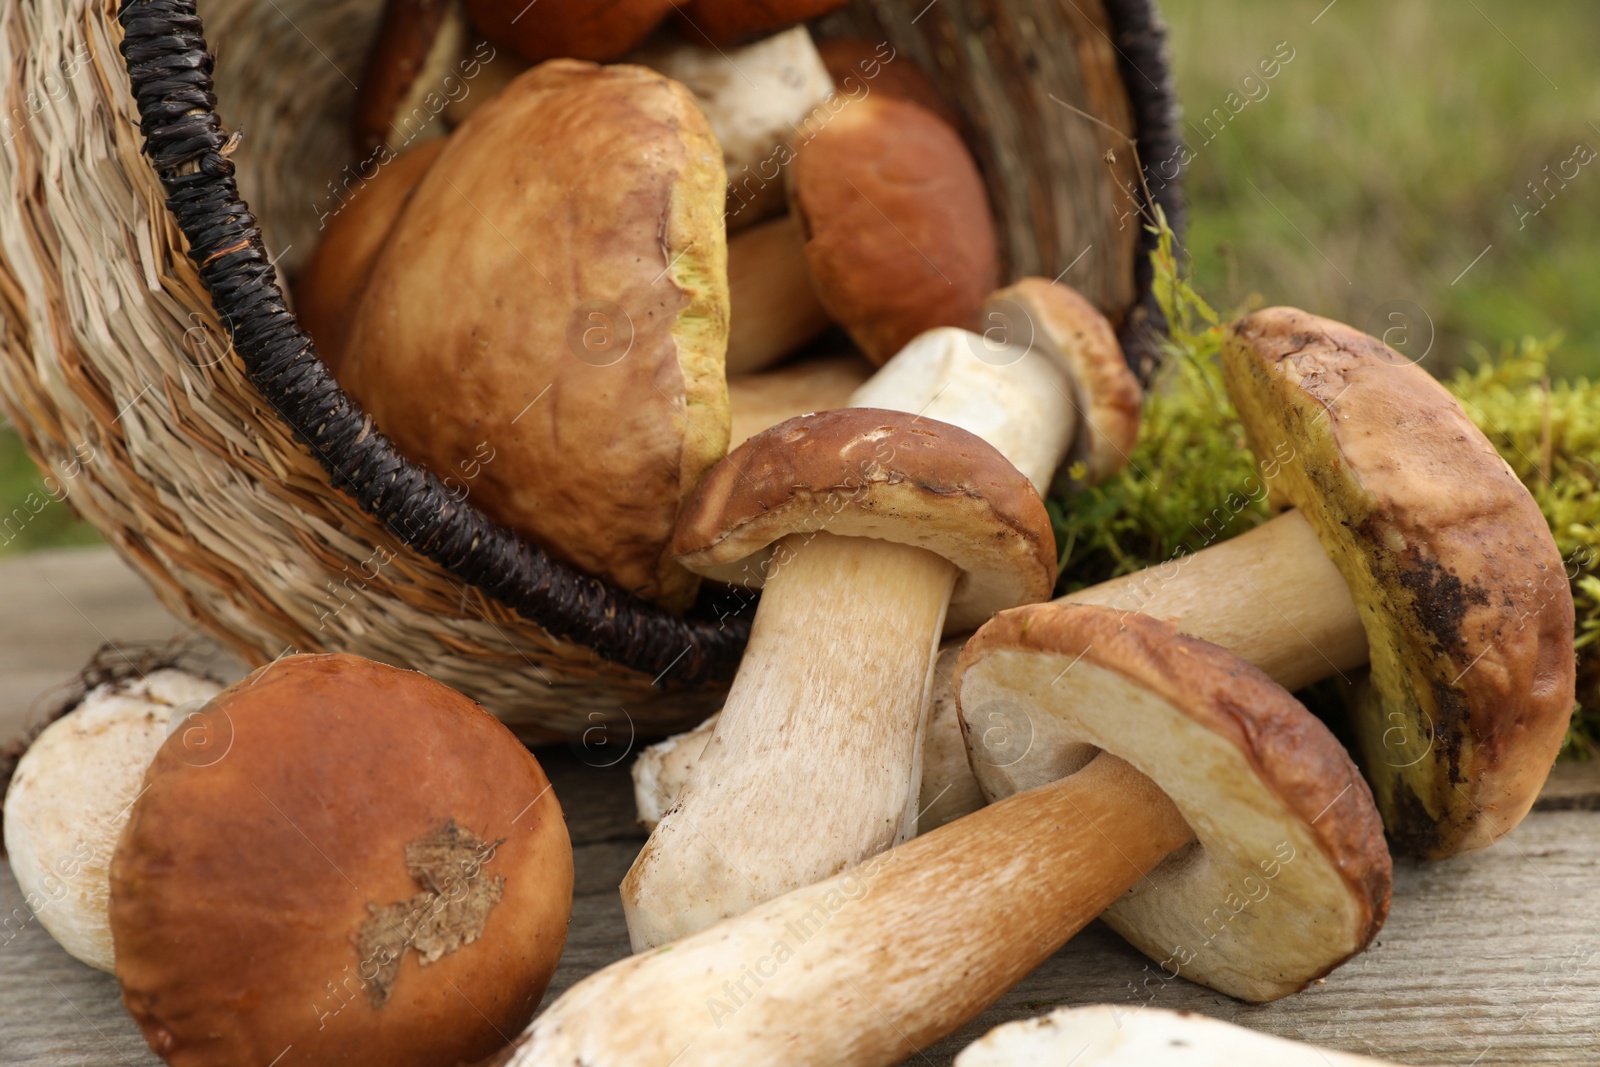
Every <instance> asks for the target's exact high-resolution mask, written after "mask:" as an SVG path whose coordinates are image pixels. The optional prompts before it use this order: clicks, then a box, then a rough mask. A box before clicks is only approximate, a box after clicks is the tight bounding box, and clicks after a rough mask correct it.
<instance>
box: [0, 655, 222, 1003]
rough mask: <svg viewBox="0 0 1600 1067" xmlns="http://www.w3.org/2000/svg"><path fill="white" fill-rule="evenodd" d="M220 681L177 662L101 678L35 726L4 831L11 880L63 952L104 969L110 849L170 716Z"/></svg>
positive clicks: (10, 794)
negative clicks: (39, 728)
mask: <svg viewBox="0 0 1600 1067" xmlns="http://www.w3.org/2000/svg"><path fill="white" fill-rule="evenodd" d="M221 688H222V687H221V686H219V685H217V684H216V683H215V682H212V681H210V680H208V679H205V678H199V677H196V676H195V675H192V674H187V673H185V672H183V671H180V670H171V669H168V670H160V671H153V672H151V673H150V674H148V675H146V676H145V677H143V678H138V679H130V680H128V681H124V682H108V683H106V684H105V685H101V686H98V687H96V688H95V689H94V690H92V691H91V692H90V693H89V694H88V695H87V696H86V697H84V699H83V702H82V703H80V704H79V705H78V706H77V707H76V708H74V709H73V710H72V711H70V712H68V713H67V714H66V715H63V716H62V717H61V718H59V719H57V720H56V721H55V722H53V723H51V724H50V725H49V727H47V728H46V729H45V731H44V732H43V733H41V734H40V735H39V736H38V738H36V739H35V740H34V742H33V745H32V746H31V747H30V748H29V749H28V751H27V752H26V753H25V754H24V755H23V757H22V759H21V761H20V762H18V764H17V770H16V773H15V774H14V775H13V776H12V778H11V787H10V789H9V790H8V791H7V792H6V804H5V841H6V852H7V853H8V855H9V856H10V859H11V870H12V872H13V873H14V874H15V875H16V878H17V886H18V888H19V889H21V890H22V894H23V898H24V900H25V902H26V903H27V906H28V908H29V909H30V910H31V911H32V912H33V914H34V917H35V918H37V919H38V920H39V923H40V925H41V926H43V927H44V928H45V929H46V930H47V931H49V933H50V936H51V937H54V938H55V939H56V940H57V941H58V942H60V944H61V947H62V948H64V949H66V950H67V952H68V953H70V954H71V955H73V956H75V957H77V958H78V959H80V960H82V961H83V962H84V963H87V964H88V965H89V966H91V967H96V968H99V969H100V970H102V971H109V970H111V965H112V952H111V927H110V923H109V920H108V918H107V911H106V909H107V905H108V895H109V892H110V885H111V882H110V873H109V867H110V864H111V854H112V853H113V852H114V851H116V847H117V838H118V837H120V836H121V834H122V827H123V825H124V824H125V823H126V822H127V820H128V812H129V810H130V809H131V808H132V806H133V802H134V800H135V799H137V798H138V796H139V790H140V788H141V782H142V781H143V779H144V772H145V770H146V769H147V768H148V767H149V766H150V761H151V760H152V759H154V758H155V754H156V750H157V749H159V748H160V747H161V743H162V742H163V741H165V740H166V739H167V732H168V725H169V722H172V721H173V718H174V716H175V715H177V716H179V717H180V719H181V717H182V716H183V715H186V714H187V713H188V712H190V711H193V710H197V709H198V708H199V707H200V706H201V705H202V704H204V703H205V702H206V701H208V700H210V699H211V698H212V697H213V696H215V695H216V694H217V693H218V692H220V691H221Z"/></svg>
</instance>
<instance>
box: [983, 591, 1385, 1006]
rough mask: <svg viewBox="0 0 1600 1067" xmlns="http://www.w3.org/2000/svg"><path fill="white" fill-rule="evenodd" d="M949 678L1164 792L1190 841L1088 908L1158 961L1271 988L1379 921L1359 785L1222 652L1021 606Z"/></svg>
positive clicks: (1091, 611)
mask: <svg viewBox="0 0 1600 1067" xmlns="http://www.w3.org/2000/svg"><path fill="white" fill-rule="evenodd" d="M955 687H956V692H957V699H958V700H959V701H960V705H961V711H962V718H963V721H964V722H967V723H971V722H974V721H986V719H985V709H990V710H995V709H999V710H1000V711H1001V713H1002V714H1004V715H1005V716H1007V717H1008V718H1009V719H1010V720H1012V721H1013V722H1014V723H1020V722H1027V721H1031V720H1034V719H1037V720H1041V721H1040V722H1039V723H1038V725H1036V726H1035V727H1034V731H1035V733H1039V732H1042V731H1043V730H1044V729H1046V728H1048V729H1049V730H1051V731H1052V732H1054V733H1055V734H1056V735H1057V736H1058V737H1059V738H1061V739H1062V740H1063V741H1064V742H1066V743H1068V744H1071V745H1074V746H1075V747H1077V749H1078V750H1079V755H1080V756H1081V762H1079V763H1078V766H1082V765H1083V764H1085V763H1087V762H1088V761H1089V759H1090V758H1092V757H1093V756H1094V755H1095V754H1096V752H1097V751H1105V752H1109V753H1111V754H1112V755H1114V756H1117V757H1119V758H1121V759H1123V760H1125V761H1127V762H1128V763H1129V764H1131V765H1132V766H1133V767H1134V768H1135V769H1137V770H1138V771H1140V772H1141V773H1143V774H1144V775H1145V776H1146V777H1148V778H1150V779H1151V780H1152V781H1154V782H1155V784H1156V785H1157V786H1159V787H1160V788H1161V789H1162V790H1163V791H1164V792H1165V793H1166V794H1167V795H1168V796H1169V797H1170V798H1171V799H1172V801H1173V803H1174V804H1176V805H1177V807H1178V810H1179V811H1180V812H1181V813H1182V814H1183V817H1184V819H1185V820H1186V821H1187V822H1188V823H1189V826H1190V828H1191V829H1192V830H1193V831H1194V835H1195V838H1196V841H1195V843H1194V844H1191V845H1189V846H1186V847H1184V848H1181V849H1179V850H1178V851H1177V852H1174V853H1173V854H1172V855H1170V856H1168V857H1167V859H1166V860H1164V861H1162V863H1161V865H1160V866H1158V867H1157V868H1156V869H1155V870H1153V871H1151V872H1150V873H1149V874H1148V875H1146V876H1145V878H1144V879H1143V880H1141V881H1140V882H1139V884H1138V885H1137V886H1135V887H1134V888H1133V889H1132V890H1131V891H1130V892H1129V893H1128V894H1127V895H1126V896H1124V897H1123V898H1121V899H1120V900H1118V901H1117V903H1115V904H1113V905H1112V906H1111V907H1110V909H1108V910H1107V911H1106V913H1105V914H1104V915H1103V916H1101V918H1102V919H1103V920H1104V921H1105V922H1106V924H1107V925H1109V926H1110V927H1111V928H1112V929H1114V930H1116V931H1117V933H1119V934H1121V935H1122V936H1123V937H1124V938H1126V939H1127V940H1128V942H1129V943H1131V944H1132V945H1133V946H1134V947H1135V948H1137V949H1139V951H1141V952H1143V953H1144V954H1145V955H1147V956H1149V957H1150V958H1151V959H1152V960H1157V961H1161V963H1162V966H1163V968H1164V969H1165V970H1167V971H1171V970H1176V971H1177V972H1178V973H1179V974H1182V975H1183V976H1184V977H1187V978H1189V979H1191V980H1192V981H1196V982H1199V983H1201V984H1202V985H1206V986H1209V987H1210V988H1212V989H1216V990H1219V991H1220V992H1223V993H1226V994H1228V995H1229V996H1232V997H1238V998H1240V999H1242V1000H1248V1001H1253V1002H1262V1001H1267V1000H1275V999H1277V998H1278V997H1282V996H1287V995H1288V994H1290V993H1293V992H1296V991H1297V990H1299V989H1302V988H1304V987H1305V985H1306V984H1307V983H1309V982H1311V981H1313V980H1315V979H1317V978H1320V977H1322V976H1323V975H1325V974H1327V973H1328V972H1329V971H1331V970H1333V969H1334V968H1335V967H1337V966H1338V965H1339V964H1341V963H1343V962H1344V961H1345V960H1347V959H1349V958H1350V957H1351V956H1353V955H1355V954H1356V953H1357V952H1360V951H1361V950H1362V949H1364V948H1366V946H1367V945H1368V944H1370V943H1371V941H1372V939H1373V937H1374V936H1376V934H1377V932H1378V929H1379V928H1380V927H1381V926H1382V925H1383V920H1384V918H1385V917H1386V916H1387V915H1388V912H1389V892H1390V882H1391V877H1392V873H1391V866H1390V861H1389V853H1388V850H1387V849H1386V847H1385V844H1384V839H1383V826H1382V823H1381V821H1380V819H1379V817H1378V813H1377V810H1376V809H1375V808H1374V807H1373V803H1372V794H1371V793H1370V792H1369V790H1368V788H1367V785H1366V783H1365V782H1364V781H1363V780H1362V778H1361V775H1360V773H1359V772H1358V771H1357V770H1356V767H1355V765H1354V764H1353V763H1351V761H1350V757H1349V756H1348V755H1347V754H1346V753H1345V751H1344V749H1343V748H1342V747H1341V746H1340V745H1339V742H1338V741H1336V740H1335V739H1334V737H1333V735H1332V734H1331V733H1329V732H1328V728H1327V727H1326V726H1324V725H1323V724H1322V723H1321V722H1320V721H1319V720H1318V719H1317V718H1316V716H1314V715H1312V714H1311V713H1310V712H1309V711H1307V710H1306V708H1305V707H1304V706H1303V705H1302V704H1300V703H1299V701H1297V700H1295V699H1294V697H1293V696H1292V695H1290V693H1289V692H1288V691H1287V690H1285V689H1284V688H1283V687H1282V686H1280V685H1278V684H1277V683H1275V682H1273V681H1272V680H1271V679H1270V678H1268V677H1267V676H1266V675H1265V674H1262V673H1261V672H1260V671H1259V670H1257V669H1256V668H1254V667H1252V666H1250V665H1249V664H1248V663H1246V662H1245V661H1244V660H1242V659H1240V658H1239V657H1237V656H1235V655H1234V654H1233V653H1231V652H1229V651H1227V650H1226V649H1223V648H1220V647H1218V646H1217V645H1213V644H1210V643H1208V642H1205V641H1200V640H1197V639H1195V638H1192V637H1186V636H1183V635H1181V634H1179V633H1178V631H1177V630H1176V629H1175V628H1174V627H1173V626H1171V625H1170V624H1168V623H1165V622H1161V621H1159V620H1157V619H1153V618H1151V617H1149V616H1147V615H1139V614H1134V613H1129V612H1124V611H1119V610H1116V609H1112V608H1104V607H1098V606H1089V605H1082V604H1035V605H1030V606H1027V607H1022V608H1017V609H1015V610H1012V611H1007V612H1003V613H1001V614H1000V615H998V616H996V617H995V618H994V619H993V620H991V621H990V622H989V623H987V624H986V625H985V626H984V627H983V628H982V629H980V630H979V631H978V632H977V633H976V634H975V635H974V636H973V637H972V639H971V640H970V641H969V642H967V647H966V649H965V650H964V651H963V652H962V654H961V660H960V663H959V664H958V666H957V668H956V678H955ZM1053 747H1056V748H1058V749H1059V747H1060V746H1053ZM1021 758H1022V759H1024V760H1025V759H1026V758H1027V756H1026V754H1024V756H1023V757H1021ZM1074 770H1076V767H1069V768H1067V769H1066V770H1065V771H1064V772H1063V773H1072V772H1073V771H1074Z"/></svg>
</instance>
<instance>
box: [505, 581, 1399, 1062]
mask: <svg viewBox="0 0 1600 1067" xmlns="http://www.w3.org/2000/svg"><path fill="white" fill-rule="evenodd" d="M958 684H959V692H960V696H961V699H962V701H963V703H965V702H967V701H968V700H970V699H978V700H991V699H1011V700H1018V701H1025V702H1027V703H1028V706H1029V707H1030V708H1032V709H1033V711H1034V714H1036V715H1040V716H1049V717H1055V716H1062V717H1063V721H1064V722H1066V723H1068V724H1070V726H1071V729H1072V730H1073V731H1074V732H1075V733H1076V735H1077V737H1078V738H1079V740H1081V741H1083V742H1085V743H1087V744H1091V745H1096V746H1099V747H1100V748H1101V749H1102V751H1101V752H1100V754H1098V755H1095V756H1094V757H1093V758H1092V759H1090V760H1089V762H1088V763H1087V764H1085V765H1084V766H1083V768H1082V769H1081V770H1079V771H1078V772H1077V773H1075V774H1072V775H1071V776H1069V777H1068V778H1066V779H1064V780H1062V781H1060V782H1057V783H1054V784H1052V785H1049V786H1045V787H1043V788H1040V789H1036V790H1033V791H1032V792H1029V793H1024V794H1020V795H1018V796H1014V797H1011V798H1009V799H1006V800H1002V801H1000V802H998V803H995V804H991V805H989V806H988V807H986V808H983V809H981V810H979V811H976V812H974V813H972V814H971V815H968V816H966V817H964V818H961V819H958V820H956V821H955V822H952V823H950V824H948V825H946V826H943V827H941V828H939V829H937V830H934V831H933V832H931V833H928V834H925V835H923V836H922V837H919V838H917V839H916V840H915V841H912V842H909V843H907V844H904V845H901V846H899V847H897V848H895V849H893V850H891V851H889V852H886V853H884V854H882V855H880V856H877V857H874V858H872V859H870V860H868V861H866V862H865V863H863V864H862V865H860V866H859V867H856V868H854V869H851V870H847V871H845V872H843V873H841V874H837V875H834V876H833V877H832V878H829V879H826V880H824V881H822V882H819V883H817V884H815V885H812V886H807V887H804V888H800V889H796V890H793V891H791V892H790V893H788V894H786V895H784V896H782V897H779V898H777V899H774V900H769V901H767V902H766V903H764V904H762V905H760V906H758V907H756V908H754V909H753V910H751V911H749V912H746V913H745V914H743V915H741V916H738V917H737V918H733V919H728V920H726V921H724V922H722V923H720V924H718V925H716V926H714V927H712V928H711V929H708V930H704V931H702V932H700V933H698V934H695V935H693V936H690V937H687V938H685V939H683V940H681V941H678V942H676V943H674V944H673V945H672V946H671V949H670V951H661V952H651V953H642V954H640V955H636V956H633V957H630V958H629V959H626V960H623V961H621V962H619V963H615V964H612V965H611V966H610V967H607V968H606V969H604V970H602V971H600V972H599V973H597V974H595V975H593V976H591V977H589V978H587V979H585V980H583V981H582V982H580V983H578V984H577V985H576V986H574V987H573V988H572V989H570V990H569V991H568V992H567V993H566V994H565V995H564V996H563V997H561V999H560V1000H558V1001H557V1002H556V1003H555V1004H553V1005H551V1007H550V1008H549V1009H547V1010H546V1011H545V1012H544V1013H543V1014H542V1015H541V1016H540V1018H539V1019H538V1020H537V1021H536V1022H535V1023H534V1025H533V1026H532V1028H531V1029H530V1030H529V1032H528V1033H527V1034H526V1035H525V1036H524V1037H523V1038H522V1039H521V1040H520V1041H519V1042H518V1044H517V1046H516V1047H515V1048H514V1049H513V1051H512V1052H511V1054H510V1056H509V1057H508V1060H507V1062H508V1063H509V1064H511V1065H513V1067H546V1065H556V1064H571V1063H583V1064H586V1065H589V1067H611V1065H621V1064H627V1065H629V1067H666V1065H668V1064H670V1063H672V1062H675V1061H678V1058H679V1057H683V1056H684V1053H685V1050H686V1049H690V1050H692V1057H693V1062H695V1063H697V1064H708V1065H721V1064H728V1065H732V1064H747V1063H765V1062H782V1063H785V1064H796V1065H804V1064H815V1065H828V1067H887V1065H889V1064H894V1063H899V1062H901V1061H902V1060H904V1058H905V1057H906V1055H907V1054H908V1053H909V1052H912V1051H914V1050H917V1049H921V1048H925V1047H927V1046H928V1045H930V1044H932V1043H933V1042H934V1041H936V1040H938V1039H939V1038H941V1037H944V1036H945V1035H947V1034H949V1033H951V1032H953V1031H954V1030H956V1029H957V1028H958V1027H959V1026H961V1025H962V1024H963V1023H965V1022H966V1021H967V1020H969V1019H971V1018H972V1017H973V1016H975V1015H977V1014H978V1012H980V1011H981V1010H983V1008H985V1007H986V1006H988V1005H989V1004H990V1003H991V1002H992V1001H993V1000H994V999H995V998H997V997H998V996H999V995H1000V994H1001V993H1003V992H1004V991H1005V990H1006V989H1008V988H1010V987H1011V986H1012V985H1014V984H1015V983H1016V982H1017V981H1019V980H1020V979H1021V978H1022V977H1024V976H1025V975H1026V974H1027V973H1028V972H1029V971H1030V970H1032V969H1033V968H1034V967H1035V966H1037V965H1038V964H1039V963H1041V962H1042V961H1043V960H1045V959H1046V958H1048V957H1049V956H1050V955H1051V954H1052V953H1054V952H1055V951H1056V949H1058V948H1059V947H1060V946H1061V945H1062V944H1063V943H1064V942H1065V941H1066V940H1067V939H1068V938H1069V937H1071V936H1072V934H1074V933H1075V932H1076V931H1077V930H1079V929H1080V928H1082V926H1083V925H1084V924H1086V923H1088V922H1089V921H1090V920H1091V919H1092V918H1094V917H1095V915H1096V912H1097V909H1100V908H1104V907H1105V906H1107V905H1109V904H1112V902H1116V903H1115V904H1114V905H1113V906H1112V910H1111V912H1110V913H1109V920H1110V921H1112V922H1113V923H1115V924H1117V926H1118V928H1119V929H1121V930H1123V931H1124V932H1125V933H1127V934H1129V935H1130V936H1131V937H1132V938H1133V939H1134V941H1135V944H1138V945H1141V946H1143V947H1146V948H1148V949H1154V950H1156V951H1158V953H1159V954H1158V955H1157V956H1156V958H1157V959H1163V960H1166V959H1168V958H1169V956H1170V955H1172V954H1173V952H1174V951H1175V946H1182V947H1186V948H1188V949H1189V950H1191V951H1189V952H1187V953H1186V954H1185V956H1184V958H1183V960H1182V962H1181V963H1180V962H1179V961H1178V960H1176V959H1173V960H1171V961H1170V962H1169V966H1171V967H1177V968H1179V970H1180V973H1182V974H1184V975H1185V976H1187V977H1191V978H1193V979H1194V980H1196V981H1199V982H1202V983H1204V984H1207V985H1210V986H1212V987H1213V988H1216V989H1218V990H1221V991H1223V992H1226V993H1229V994H1230V995H1236V996H1242V997H1244V998H1246V999H1249V1000H1266V999H1271V998H1274V997H1278V996H1283V995H1285V994H1287V993H1290V992H1293V991H1295V990H1296V989H1299V988H1301V987H1302V986H1303V985H1305V984H1306V983H1307V982H1310V981H1312V980H1313V979H1315V978H1316V977H1318V976H1319V975H1322V974H1325V973H1327V972H1328V971H1330V970H1331V969H1332V968H1334V967H1336V966H1338V964H1339V963H1340V962H1342V961H1343V960H1345V959H1346V958H1348V957H1349V956H1350V955H1351V954H1352V953H1354V952H1357V951H1359V950H1360V949H1361V948H1363V947H1364V946H1365V945H1366V944H1367V943H1368V942H1369V941H1370V940H1371V938H1372V937H1373V935H1374V934H1375V933H1376V931H1377V929H1378V927H1379V925H1380V923H1381V922H1382V920H1383V918H1384V915H1385V913H1386V911H1387V905H1388V899H1389V876H1390V868H1389V859H1388V853H1387V852H1386V851H1385V850H1384V847H1383V833H1382V828H1381V824H1380V822H1379V819H1378V815H1377V812H1376V811H1375V810H1374V809H1373V807H1372V801H1371V795H1370V793H1369V792H1368V791H1367V787H1366V785H1365V784H1364V783H1363V782H1362V780H1361V777H1360V775H1359V774H1358V772H1357V771H1356V768H1355V767H1354V765H1353V764H1352V763H1351V762H1350V759H1349V757H1348V756H1347V755H1346V754H1345V752H1344V750H1343V749H1342V748H1341V747H1340V746H1339V743H1338V742H1337V741H1336V740H1335V739H1334V738H1333V736H1332V735H1331V734H1330V733H1329V732H1328V730H1327V728H1326V727H1324V726H1323V725H1322V724H1321V723H1320V722H1319V721H1318V720H1317V719H1316V718H1315V717H1314V716H1313V715H1311V714H1310V713H1309V712H1307V711H1306V710H1305V708H1304V707H1302V706H1301V705H1300V704H1299V703H1298V702H1296V701H1295V700H1294V698H1293V697H1292V696H1290V695H1289V693H1288V692H1286V691H1285V690H1283V689H1282V688H1281V687H1279V686H1277V685H1276V684H1274V683H1273V682H1272V681H1271V680H1270V679H1268V678H1266V677H1265V676H1264V675H1262V674H1261V673H1260V672H1259V671H1257V670H1255V669H1254V668H1252V667H1250V666H1249V665H1248V664H1245V663H1243V662H1242V661H1241V660H1239V659H1238V658H1237V657H1235V656H1233V655H1232V654H1230V653H1228V652H1226V651H1225V650H1223V649H1220V648H1217V647H1216V646H1213V645H1208V644H1206V643H1204V642H1201V641H1197V640H1194V639H1191V638H1184V637H1181V636H1179V635H1178V634H1177V633H1176V632H1175V631H1174V630H1173V629H1172V628H1171V627H1169V626H1167V625H1165V624H1163V623H1160V622H1158V621H1156V620H1153V619H1148V618H1144V617H1142V616H1133V617H1129V618H1127V619H1125V620H1124V619H1123V618H1122V617H1121V616H1120V615H1119V613H1117V612H1114V611H1111V610H1109V609H1105V608H1094V607H1079V606H1059V605H1034V606H1031V607H1025V608H1020V609H1017V610H1015V611H1011V612H1007V613H1006V614H1004V615H1002V616H1000V617H999V618H998V619H996V620H994V621H992V622H990V623H989V624H988V625H987V626H986V627H985V628H984V630H982V631H980V632H979V634H978V636H977V637H976V638H974V641H973V643H972V644H970V645H969V646H968V649H967V652H966V654H965V655H964V656H963V661H962V669H961V675H960V680H959V683H958ZM772 832H773V833H774V834H779V835H781V834H783V833H786V832H788V830H787V829H784V830H777V829H774V830H773V831H772ZM1108 840H1109V841H1113V842H1114V844H1115V847H1110V846H1108V845H1107V842H1108ZM1197 931H1199V932H1198V933H1197ZM1207 938H1209V943H1206V942H1205V941H1203V940H1202V939H1207ZM641 1002H644V1003H649V1004H650V1006H651V1010H650V1011H649V1012H631V1013H618V1012H616V1011H615V1010H613V1009H612V1006H613V1005H616V1004H628V1003H641ZM682 1062H687V1058H685V1059H684V1060H683V1061H682Z"/></svg>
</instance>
